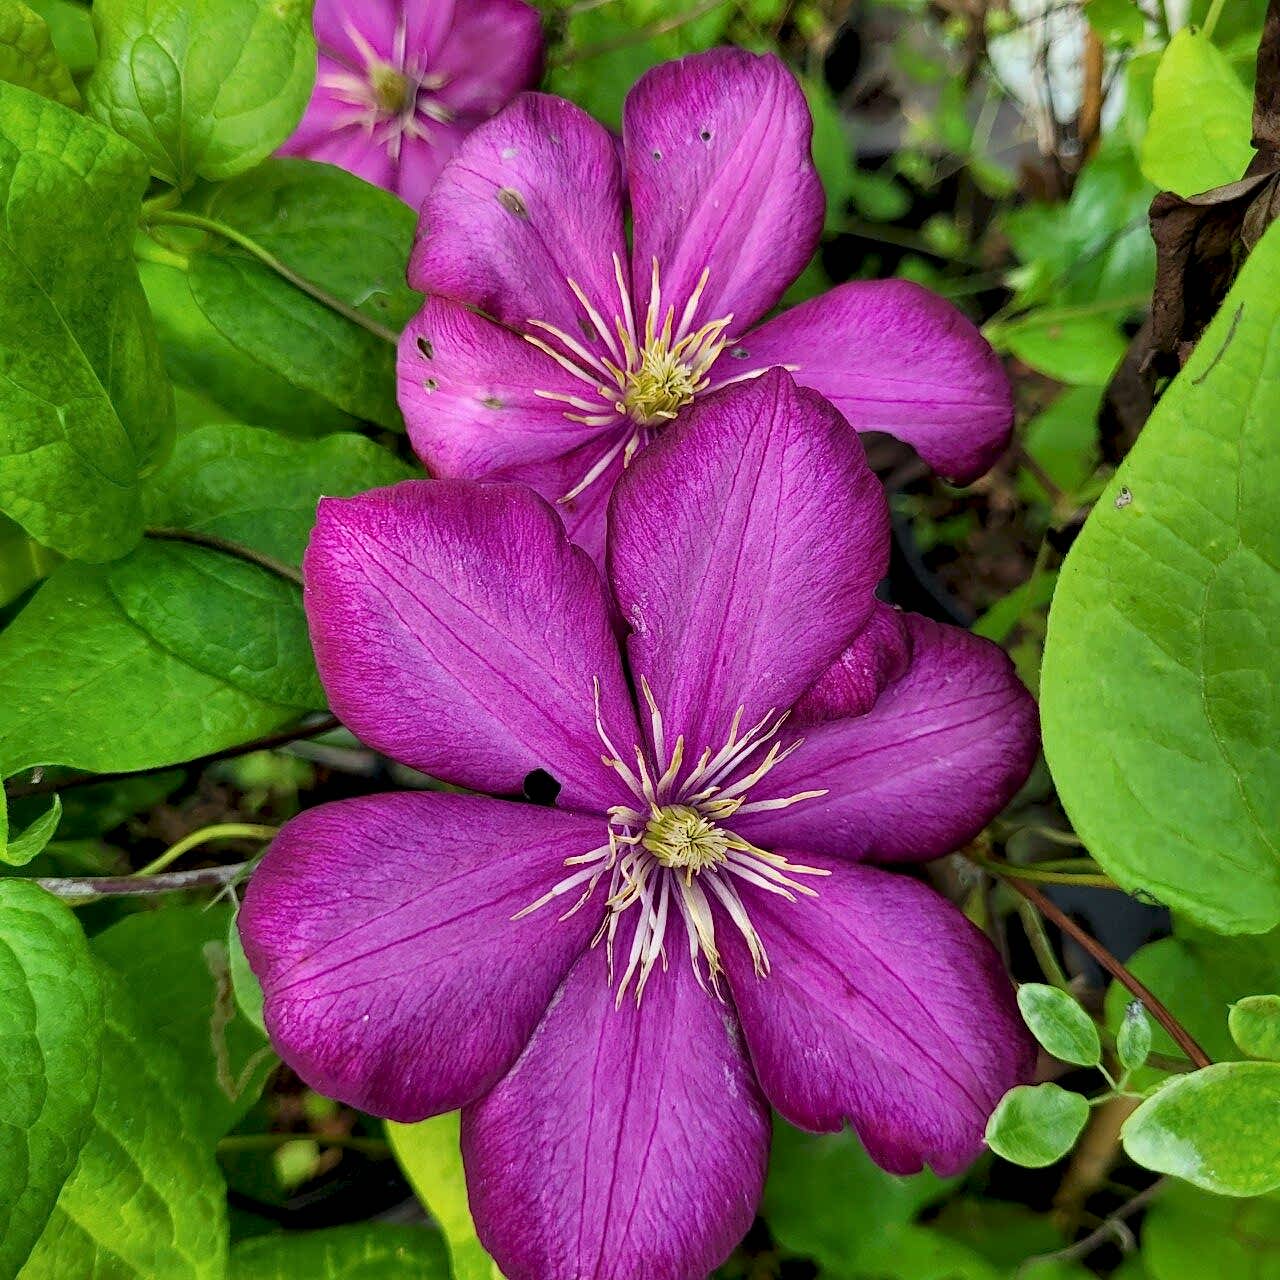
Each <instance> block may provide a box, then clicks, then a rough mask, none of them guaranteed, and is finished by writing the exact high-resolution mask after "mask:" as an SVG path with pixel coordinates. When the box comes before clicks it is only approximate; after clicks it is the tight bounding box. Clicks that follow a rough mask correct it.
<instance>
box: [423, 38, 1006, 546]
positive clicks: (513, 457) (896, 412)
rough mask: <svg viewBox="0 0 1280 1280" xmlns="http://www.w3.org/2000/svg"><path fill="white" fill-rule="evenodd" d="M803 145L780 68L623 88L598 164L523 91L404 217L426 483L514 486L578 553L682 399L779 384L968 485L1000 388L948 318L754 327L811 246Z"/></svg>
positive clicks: (863, 316) (711, 65)
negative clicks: (417, 217) (739, 385)
mask: <svg viewBox="0 0 1280 1280" xmlns="http://www.w3.org/2000/svg"><path fill="white" fill-rule="evenodd" d="M810 133H811V121H810V116H809V109H808V106H807V104H806V103H805V100H804V95H803V94H802V93H801V91H800V88H799V86H798V85H797V84H796V81H795V79H794V78H793V77H792V76H791V74H790V73H789V72H788V71H787V70H786V68H785V67H784V66H783V65H782V63H781V62H779V61H778V59H777V58H776V57H774V56H772V55H768V56H765V57H759V56H756V55H754V54H750V53H745V52H743V51H742V50H739V49H716V50H712V51H711V52H709V53H704V54H698V55H696V56H693V57H689V58H685V59H683V60H682V61H679V62H671V63H667V64H665V65H663V66H660V67H657V68H656V69H654V70H653V71H650V72H649V73H648V74H647V75H646V76H644V78H643V79H641V80H640V82H639V83H638V84H637V85H636V86H635V88H634V89H632V91H631V93H630V95H629V96H628V98H627V103H626V110H625V122H624V129H623V135H624V142H623V145H622V147H621V148H619V146H618V145H617V142H616V140H615V139H614V137H613V136H612V135H611V134H610V133H609V132H608V131H607V130H606V129H604V128H603V127H602V126H601V125H599V124H597V123H596V122H595V121H594V120H592V119H591V117H590V116H588V115H586V114H584V113H583V112H582V111H581V110H580V109H579V108H578V107H575V106H574V105H573V104H572V103H570V102H566V101H564V100H563V99H561V98H555V97H548V96H546V95H543V94H525V95H522V96H521V97H520V98H518V99H517V100H516V101H515V102H513V103H512V104H511V105H510V106H509V107H507V108H506V110H504V111H503V112H501V113H500V114H499V115H498V116H497V117H495V118H494V119H493V120H492V121H490V122H489V123H488V124H486V125H484V126H482V127H481V128H480V129H477V130H476V132H475V133H474V134H472V135H471V137H469V138H468V139H467V141H466V142H465V143H464V144H463V146H462V147H461V148H460V150H459V152H458V154H457V155H456V156H455V158H454V160H453V161H452V162H451V163H450V164H449V165H448V166H446V168H445V170H444V172H443V173H442V174H441V177H440V181H439V183H438V184H437V185H436V187H435V188H434V189H433V191H432V193H431V195H430V197H429V198H428V199H427V201H426V202H425V203H424V205H423V208H422V215H421V222H420V226H419V240H418V243H417V246H416V248H415V250H414V255H413V258H412V262H411V265H410V270H409V278H410V280H411V282H412V283H413V284H414V285H415V286H416V287H417V288H419V289H422V290H424V291H425V292H426V293H427V294H428V299H427V302H426V305H425V306H424V308H423V310H422V312H421V313H420V314H419V315H418V316H417V317H416V319H415V320H414V321H413V322H412V323H411V324H410V325H409V327H408V328H407V329H406V331H405V333H404V335H403V338H402V339H401V344H400V361H399V379H400V404H401V408H402V409H403V410H404V415H405V420H406V422H407V423H408V427H409V434H410V437H411V439H412V441H413V444H414V447H415V448H416V449H417V451H418V453H419V454H420V455H421V457H422V459H423V461H424V462H426V464H427V465H428V467H430V468H431V470H432V471H433V472H434V473H435V474H436V475H438V476H446V477H469V478H473V479H492V480H517V481H521V482H524V483H526V484H530V485H532V486H533V487H534V488H535V489H537V491H538V492H539V493H541V494H542V495H543V496H544V497H545V498H547V499H548V500H550V501H552V502H556V503H558V505H559V509H560V511H561V513H562V515H563V516H564V519H565V522H566V525H567V526H568V528H569V531H570V534H571V536H572V537H573V538H574V540H575V541H576V542H578V543H579V545H581V546H584V547H586V548H587V549H588V550H589V551H591V552H592V554H593V555H599V554H600V552H601V550H602V548H603V545H604V513H605V510H606V506H607V500H608V496H609V491H610V489H611V488H612V486H613V484H614V482H615V480H616V479H617V477H618V475H620V474H621V472H622V469H623V467H624V466H625V465H626V464H627V463H628V462H629V461H630V460H631V458H632V457H633V456H634V455H635V454H636V452H637V451H638V450H639V449H641V448H642V447H643V446H644V445H646V444H647V443H648V442H649V441H651V440H652V439H654V438H655V437H656V436H657V435H658V434H660V433H661V431H662V430H663V428H664V426H665V424H667V423H668V422H670V421H671V420H672V419H673V418H675V417H676V415H677V414H678V413H680V412H681V410H682V409H683V408H684V407H685V406H686V405H687V404H689V403H690V402H692V401H693V400H695V399H696V398H697V397H699V396H701V395H704V394H706V393H709V392H711V391H714V390H715V389H717V388H718V387H722V386H725V385H726V384H728V383H732V382H740V381H744V380H749V379H751V378H755V377H757V376H759V375H760V373H762V372H763V371H764V370H765V369H766V368H768V367H770V366H773V365H783V366H785V367H786V368H788V369H790V370H792V371H793V372H794V374H795V377H796V380H797V381H798V382H800V383H801V384H802V385H805V386H809V387H813V388H814V389H815V390H817V391H820V392H821V393H822V394H823V395H824V396H826V397H827V399H828V400H830V401H831V402H832V403H833V404H834V405H835V406H836V407H837V408H838V409H840V411H841V412H842V413H844V415H845V416H846V417H847V418H848V419H849V421H850V422H851V423H852V424H853V426H854V427H856V428H857V429H858V430H859V431H873V430H874V431H887V432H890V433H892V434H894V435H896V436H899V437H901V438H902V439H903V440H906V441H908V442H909V443H910V444H912V445H913V446H914V447H915V448H916V449H917V450H918V452H919V453H920V454H921V455H922V456H923V457H924V458H925V459H927V460H928V461H929V462H930V463H931V464H932V465H933V466H935V467H937V468H938V469H939V470H940V471H942V472H943V473H944V474H946V475H948V476H951V477H952V478H954V479H957V480H968V479H972V478H974V477H975V476H977V475H979V474H980V473H981V472H983V471H984V470H986V468H987V467H988V466H989V465H990V464H991V463H992V462H993V461H994V459H995V458H996V456H997V455H998V454H999V453H1000V451H1001V450H1002V449H1003V448H1004V446H1005V444H1006V443H1007V441H1008V436H1009V431H1010V427H1011V424H1012V421H1013V411H1012V399H1011V394H1010V389H1009V383H1008V380H1007V378H1006V377H1005V375H1004V372H1003V370H1002V368H1001V366H1000V362H999V360H998V359H997V358H996V356H995V355H994V353H993V352H992V351H991V348H990V347H989V346H988V345H987V343H986V342H985V341H984V340H983V338H982V337H981V335H980V334H979V333H978V332H977V330H976V329H975V328H974V327H973V325H971V324H970V323H969V321H968V320H967V319H965V317H964V316H963V315H961V314H960V312H958V311H957V310H955V308H953V307H952V306H951V305H950V304H948V303H946V302H944V301H942V299H940V298H938V297H935V296H934V295H933V294H931V293H929V292H928V291H927V290H925V289H923V288H921V287H920V286H919V285H916V284H911V283H909V282H907V281H903V280H884V281H878V282H855V283H851V284H845V285H841V286H840V287H839V288H836V289H833V290H831V291H830V292H829V293H827V294H825V295H823V296H822V297H819V298H815V299H813V300H812V301H809V302H806V303H802V304H801V305H800V306H797V307H793V308H792V309H791V310H789V311H785V312H783V313H782V314H781V315H779V316H777V317H775V318H774V319H771V320H767V321H765V322H764V323H763V324H757V322H758V321H759V320H760V319H761V317H762V316H764V315H765V313H766V312H767V311H769V309H770V308H772V307H773V306H774V305H775V304H776V303H777V302H778V300H779V298H781V296H782V294H783V291H784V290H785V289H786V287H787V286H788V285H789V284H790V283H791V282H792V280H794V279H795V278H796V276H797V275H799V273H800V271H801V269H802V268H803V267H804V265H805V263H806V262H807V261H808V260H809V258H810V256H811V255H812V253H813V251H814V249H815V248H816V246H817V243H818V238H819V235H820V232H821V228H822V210H823V196H822V187H821V184H820V183H819V181H818V176H817V172H816V170H815V169H814V166H813V161H812V159H811V157H810V154H809V141H810ZM628 202H629V204H630V211H631V215H632V228H633V234H632V237H631V240H632V243H631V247H630V249H628V246H627V241H626V236H625V232H624V215H625V212H626V207H627V204H628Z"/></svg>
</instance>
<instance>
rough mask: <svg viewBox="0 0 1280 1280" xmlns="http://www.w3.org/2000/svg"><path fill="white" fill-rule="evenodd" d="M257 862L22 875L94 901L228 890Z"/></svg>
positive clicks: (80, 899) (64, 894)
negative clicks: (145, 871) (156, 871)
mask: <svg viewBox="0 0 1280 1280" xmlns="http://www.w3.org/2000/svg"><path fill="white" fill-rule="evenodd" d="M252 866H253V862H252V861H250V862H235V863H230V864H228V865H227V866H222V867H197V868H196V869H195V870H194V871H165V872H162V873H161V874H160V875H158V876H41V877H38V878H36V877H28V876H20V877H15V878H16V879H23V880H27V881H28V883H30V884H38V885H39V886H40V888H42V889H44V890H46V891H47V892H49V893H51V894H53V896H54V897H55V898H72V899H75V900H76V901H78V902H92V901H93V900H94V899H95V898H123V897H137V896H146V895H150V894H155V893H181V892H182V891H183V890H184V889H225V888H226V887H227V886H228V885H231V884H235V883H236V881H238V880H241V879H243V877H244V876H245V875H247V874H248V872H249V869H250V868H251V867H252Z"/></svg>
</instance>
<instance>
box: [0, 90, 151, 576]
mask: <svg viewBox="0 0 1280 1280" xmlns="http://www.w3.org/2000/svg"><path fill="white" fill-rule="evenodd" d="M145 185H146V166H145V165H144V164H143V161H142V157H141V156H139V154H138V152H137V151H136V150H135V149H134V148H133V147H131V146H129V144H128V143H126V142H124V141H122V140H121V139H120V138H118V137H116V136H115V135H114V134H112V133H110V132H108V131H107V130H105V129H103V128H102V127H101V126H100V125H98V124H95V123H94V122H93V121H91V120H86V119H84V118H83V117H82V116H79V115H77V114H76V113H75V112H74V111H69V110H68V109H67V108H66V107H63V106H60V105H59V104H58V103H56V102H51V101H49V100H48V99H47V98H42V97H39V96H37V95H36V94H33V93H29V92H27V90H25V89H19V88H16V87H14V86H12V85H6V84H0V296H3V298H4V308H5V310H4V329H3V333H0V363H2V364H3V367H4V371H5V377H4V380H3V382H0V422H2V423H3V424H4V425H3V428H2V429H0V508H3V509H4V510H5V511H7V512H8V513H9V515H11V516H12V517H13V518H14V519H15V520H17V521H18V523H19V524H21V525H22V526H23V527H24V528H25V529H27V530H28V532H30V533H31V534H32V535H33V536H34V537H36V538H38V539H39V540H40V541H41V542H43V543H44V544H46V545H47V546H50V547H53V548H54V549H55V550H57V551H60V552H62V553H63V554H65V555H69V556H76V557H80V558H83V559H89V560H107V559H110V558H112V557H113V556H118V555H121V554H123V553H124V552H125V551H127V550H128V549H129V548H130V547H131V546H132V545H133V544H134V543H135V542H136V541H137V539H138V537H139V535H140V534H141V532H142V522H141V511H140V507H139V501H138V477H139V474H140V473H144V472H146V471H147V470H149V469H151V468H152V467H153V466H154V465H155V463H156V462H157V461H158V459H159V458H160V456H161V455H162V454H163V452H164V451H165V450H166V449H167V448H168V446H169V441H170V438H171V434H172V428H173V397H172V393H171V392H170V390H169V386H168V383H167V382H166V381H165V379H164V375H163V372H162V368H161V360H160V352H159V347H158V345H157V343H156V340H155V334H154V332H153V329H152V326H151V319H150V316H149V315H148V314H147V307H146V301H145V299H144V298H143V295H142V289H141V287H140V286H139V284H138V277H137V273H136V271H135V270H134V267H133V258H132V254H131V253H130V246H131V244H132V242H133V231H134V226H135V225H136V222H137V218H138V208H139V201H140V198H141V195H142V191H143V188H144V187H145Z"/></svg>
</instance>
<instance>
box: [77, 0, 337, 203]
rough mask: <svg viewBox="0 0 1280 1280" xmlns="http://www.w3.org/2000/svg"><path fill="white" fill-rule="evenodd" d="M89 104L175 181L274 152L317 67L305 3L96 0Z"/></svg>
mask: <svg viewBox="0 0 1280 1280" xmlns="http://www.w3.org/2000/svg"><path fill="white" fill-rule="evenodd" d="M93 16H94V22H95V25H96V27H97V32H98V43H99V47H100V54H99V58H98V63H97V66H96V67H95V68H94V71H93V75H92V76H91V77H90V79H89V83H88V85H87V87H86V97H87V99H88V104H89V109H90V110H91V111H92V112H93V114H94V115H95V116H97V117H98V119H99V120H101V121H103V123H104V124H107V125H109V126H110V127H111V128H112V129H114V130H115V131H116V132H117V133H119V134H122V135H123V136H124V137H126V138H128V139H129V141H130V142H132V143H134V145H135V146H137V147H138V148H139V149H140V150H141V151H142V152H143V154H144V155H145V156H146V158H147V162H148V164H149V165H150V166H151V172H152V173H154V174H155V175H156V176H157V177H158V178H162V179H163V180H164V181H165V182H168V183H171V184H173V185H175V186H181V187H187V186H190V185H191V183H192V182H193V181H195V179H197V178H208V179H211V180H214V181H217V180H219V179H223V178H230V177H233V176H234V175H235V174H238V173H243V172H244V171H245V170H246V169H251V168H252V167H253V166H254V165H256V164H257V163H258V162H259V161H260V160H264V159H266V157H267V156H269V155H270V154H271V153H272V152H273V151H274V150H275V149H276V148H277V147H278V146H279V145H280V144H281V143H282V142H283V141H284V140H285V139H286V138H287V137H288V136H289V134H290V133H292V132H293V129H294V126H295V125H296V124H297V123H298V121H299V119H300V118H301V116H302V112H303V109H304V108H305V107H306V104H307V99H308V98H309V97H310V94H311V87H312V82H313V80H314V78H315V71H316V46H315V38H314V37H313V36H312V34H311V4H310V3H308V0H96V3H95V4H94V7H93Z"/></svg>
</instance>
